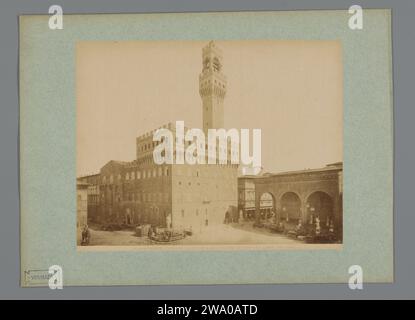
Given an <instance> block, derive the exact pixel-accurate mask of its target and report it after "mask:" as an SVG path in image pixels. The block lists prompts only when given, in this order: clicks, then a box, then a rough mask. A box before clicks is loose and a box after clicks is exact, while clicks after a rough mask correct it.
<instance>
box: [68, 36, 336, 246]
mask: <svg viewBox="0 0 415 320" xmlns="http://www.w3.org/2000/svg"><path fill="white" fill-rule="evenodd" d="M342 103H343V70H342V46H341V42H340V41H321V40H316V41H294V40H291V41H285V40H280V41H279V40H263V41H262V40H244V41H235V40H234V41H220V40H215V41H213V40H212V41H79V42H77V43H76V159H77V163H76V170H77V177H76V190H77V213H76V214H77V224H76V226H74V228H75V227H76V230H77V232H76V234H77V239H76V241H77V245H78V249H83V248H85V247H88V249H91V250H92V249H94V248H96V249H98V248H103V249H105V248H109V249H111V248H114V247H115V246H119V247H126V248H128V247H138V248H143V247H146V248H160V247H161V248H164V249H168V248H170V247H181V248H191V247H197V248H201V247H202V248H203V247H206V248H209V247H213V248H221V247H226V246H230V247H231V248H244V247H251V248H254V249H255V248H261V247H271V248H288V249H289V248H297V247H299V248H306V249H307V248H312V247H313V246H312V245H313V244H314V245H319V246H320V247H324V246H323V245H328V247H330V248H339V246H340V247H341V244H342V239H343V205H342V198H343V188H342V184H343V179H342V176H343V104H342Z"/></svg>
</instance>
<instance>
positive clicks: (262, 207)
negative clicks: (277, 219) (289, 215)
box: [258, 190, 277, 219]
mask: <svg viewBox="0 0 415 320" xmlns="http://www.w3.org/2000/svg"><path fill="white" fill-rule="evenodd" d="M258 209H259V214H260V218H261V219H269V218H271V217H273V216H275V213H276V209H277V203H276V198H275V196H274V194H273V192H272V191H268V190H264V191H262V192H261V193H260V195H259V208H258Z"/></svg>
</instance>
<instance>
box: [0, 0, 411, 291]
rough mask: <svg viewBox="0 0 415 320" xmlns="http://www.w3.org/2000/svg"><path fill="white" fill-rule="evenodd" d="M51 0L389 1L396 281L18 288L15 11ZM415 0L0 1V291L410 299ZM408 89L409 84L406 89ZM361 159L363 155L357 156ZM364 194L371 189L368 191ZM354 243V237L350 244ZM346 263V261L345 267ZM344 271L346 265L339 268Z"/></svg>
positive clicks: (333, 4)
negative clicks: (354, 286) (356, 285)
mask: <svg viewBox="0 0 415 320" xmlns="http://www.w3.org/2000/svg"><path fill="white" fill-rule="evenodd" d="M52 4H59V5H62V7H63V10H64V14H70V13H124V12H125V13H127V12H129V13H133V12H197V11H258V10H307V9H347V8H348V7H349V6H350V5H352V4H361V5H362V6H363V8H392V21H393V23H392V28H393V30H392V31H393V68H394V125H395V139H394V141H395V183H394V185H395V208H394V211H395V212H394V214H395V216H394V221H395V229H394V238H395V283H393V284H365V285H364V289H363V290H361V291H352V290H350V289H349V288H348V286H347V285H344V284H333V285H330V284H329V285H327V284H325V285H323V284H321V285H319V284H308V285H238V286H236V285H221V286H170V287H169V286H140V287H83V288H79V287H78V288H76V287H66V288H64V289H63V290H53V291H52V290H50V289H48V288H20V286H19V274H20V271H19V269H20V268H19V263H20V257H19V185H18V175H19V169H18V164H19V157H18V77H17V75H18V73H17V71H18V18H17V17H18V15H19V14H46V13H47V11H48V8H49V6H50V5H52ZM414 9H415V2H413V1H412V2H411V1H410V0H408V1H398V0H394V1H380V0H378V1H363V2H362V1H361V2H357V1H327V0H326V1H318V0H316V1H310V0H303V1H296V2H295V3H293V1H290V2H289V1H278V2H277V1H270V0H268V1H265V0H260V1H230V0H228V1H223V0H222V1H217V0H207V1H204V2H199V1H194V0H193V1H172V0H170V1H169V0H164V1H161V0H153V1H151V2H150V1H137V0H136V1H85V0H83V1H82V0H80V1H78V0H76V1H75V0H71V1H42V0H37V1H30V0H20V1H11V0H10V1H1V2H0V141H1V142H0V187H1V190H0V298H2V299H88V298H92V299H282V298H288V299H289V298H299V299H306V298H315V299H320V298H337V299H343V298H346V299H347V298H356V299H360V298H404V299H405V298H415V294H414V293H415V286H414V285H415V277H414V276H413V274H412V272H411V271H412V270H415V268H414V267H415V255H414V249H413V243H414V242H415V241H414V240H415V239H414V237H415V235H414V233H413V232H412V228H413V226H415V215H414V213H413V212H412V211H411V210H410V199H411V197H410V196H411V195H412V193H413V188H411V184H410V183H411V182H412V181H414V173H415V170H413V169H412V166H410V165H411V164H413V163H415V161H414V160H415V159H414V158H415V154H414V153H413V152H412V153H411V151H413V150H414V148H413V147H414V145H413V142H412V143H411V131H410V130H411V128H412V127H413V126H411V124H412V123H411V121H412V119H415V117H414V116H415V114H414V113H415V109H414V108H413V107H411V104H410V100H409V99H410V96H409V95H410V93H411V91H412V90H413V89H412V88H413V86H414V83H415V81H414V80H415V79H414V76H415V72H414V71H415V70H414V64H413V63H411V62H412V61H411V58H412V57H414V56H415V52H414V51H415V50H414V47H413V46H414V45H413V38H412V32H413V30H415V25H414V19H413V15H414V14H415V10H414ZM411 89H412V90H411ZM362 161H364V155H362ZM368 196H370V195H368ZM356 245H359V244H356ZM346 269H347V268H346V267H345V270H346ZM345 272H346V271H345Z"/></svg>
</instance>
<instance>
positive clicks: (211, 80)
mask: <svg viewBox="0 0 415 320" xmlns="http://www.w3.org/2000/svg"><path fill="white" fill-rule="evenodd" d="M202 64H203V67H202V72H201V73H200V75H199V93H200V96H201V98H202V107H203V113H202V114H203V132H204V133H205V135H206V136H207V132H208V129H218V128H223V127H224V120H223V117H224V110H223V108H224V105H223V101H224V99H225V94H226V77H225V75H224V74H223V73H222V52H221V50H220V49H219V48H218V47H217V46H216V44H215V43H214V42H213V41H210V42H209V44H208V45H207V46H206V47H204V48H203V51H202Z"/></svg>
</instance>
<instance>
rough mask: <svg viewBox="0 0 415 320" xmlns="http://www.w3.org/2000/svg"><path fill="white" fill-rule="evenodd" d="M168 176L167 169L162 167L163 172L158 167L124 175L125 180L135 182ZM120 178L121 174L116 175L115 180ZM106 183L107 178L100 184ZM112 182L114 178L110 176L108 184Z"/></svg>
mask: <svg viewBox="0 0 415 320" xmlns="http://www.w3.org/2000/svg"><path fill="white" fill-rule="evenodd" d="M163 175H164V176H168V175H169V168H168V167H164V170H163V168H162V167H158V168H157V169H156V168H154V169H152V170H151V169H148V170H138V171H130V172H127V173H125V177H124V178H125V180H135V179H148V178H155V177H161V176H163ZM121 178H122V176H121V174H118V176H117V179H118V180H121ZM106 182H107V177H106V176H103V177H102V183H106ZM113 182H114V176H113V175H112V174H111V175H110V176H109V183H113Z"/></svg>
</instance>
